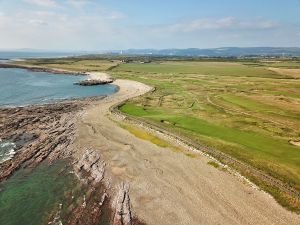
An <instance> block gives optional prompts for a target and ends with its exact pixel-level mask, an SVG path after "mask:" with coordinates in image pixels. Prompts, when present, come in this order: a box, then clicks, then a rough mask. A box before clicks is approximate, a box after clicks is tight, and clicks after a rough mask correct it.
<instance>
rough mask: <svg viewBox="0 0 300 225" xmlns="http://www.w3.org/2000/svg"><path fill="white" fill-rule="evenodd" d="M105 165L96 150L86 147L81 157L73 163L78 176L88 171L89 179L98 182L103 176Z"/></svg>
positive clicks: (81, 176)
mask: <svg viewBox="0 0 300 225" xmlns="http://www.w3.org/2000/svg"><path fill="white" fill-rule="evenodd" d="M105 165H106V164H105V162H104V161H101V160H100V155H99V154H98V153H97V152H96V151H94V150H89V149H87V150H86V152H85V153H84V155H83V156H82V158H81V159H80V160H79V161H78V162H77V163H75V166H74V168H75V172H76V174H77V175H78V177H80V178H83V177H84V176H83V174H84V172H86V173H89V176H88V180H89V181H93V182H95V183H99V182H100V181H102V179H103V178H104V172H105ZM83 170H84V171H83Z"/></svg>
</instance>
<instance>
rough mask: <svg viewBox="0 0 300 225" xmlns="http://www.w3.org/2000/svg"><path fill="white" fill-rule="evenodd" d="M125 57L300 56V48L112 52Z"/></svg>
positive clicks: (130, 50) (129, 50) (131, 50)
mask: <svg viewBox="0 0 300 225" xmlns="http://www.w3.org/2000/svg"><path fill="white" fill-rule="evenodd" d="M110 53H113V54H124V55H159V56H207V57H231V56H232V57H242V56H300V48H298V47H289V48H285V47H283V48H279V47H250V48H239V47H227V48H210V49H199V48H187V49H161V50H158V49H128V50H121V51H111V52H110Z"/></svg>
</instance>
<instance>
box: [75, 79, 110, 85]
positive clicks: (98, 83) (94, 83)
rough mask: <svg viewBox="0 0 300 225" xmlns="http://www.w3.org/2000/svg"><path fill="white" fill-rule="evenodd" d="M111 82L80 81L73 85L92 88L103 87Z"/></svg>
mask: <svg viewBox="0 0 300 225" xmlns="http://www.w3.org/2000/svg"><path fill="white" fill-rule="evenodd" d="M112 82H113V80H82V81H79V82H76V83H74V84H75V85H82V86H94V85H103V84H110V83H112Z"/></svg>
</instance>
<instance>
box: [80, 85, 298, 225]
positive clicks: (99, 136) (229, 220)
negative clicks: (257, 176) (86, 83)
mask: <svg viewBox="0 0 300 225" xmlns="http://www.w3.org/2000/svg"><path fill="white" fill-rule="evenodd" d="M115 84H116V85H118V86H119V87H120V90H119V92H117V93H116V94H114V95H112V96H109V97H108V98H106V99H104V100H102V101H99V104H97V105H95V106H92V107H90V108H88V109H87V110H86V111H85V113H84V115H83V116H82V118H81V119H80V120H79V121H78V122H77V127H78V130H79V133H78V137H77V140H76V143H75V144H76V145H77V147H78V148H77V149H84V148H85V147H92V148H93V149H97V150H99V152H100V154H101V156H102V157H103V159H104V161H105V162H106V163H107V166H106V173H108V175H109V176H110V177H112V180H111V185H112V187H115V186H116V185H117V184H119V183H120V182H121V181H127V182H129V184H130V198H131V204H132V207H133V210H134V212H135V214H136V215H137V216H138V217H139V218H140V219H142V220H144V221H145V222H146V223H147V224H149V225H158V224H162V225H176V224H178V225H185V224H186V225H193V224H195V225H199V224H206V225H209V224H230V225H232V224H238V225H240V224H243V225H244V224H262V225H268V224H295V225H296V224H300V217H299V216H298V215H296V214H293V213H290V212H288V211H287V210H285V209H283V208H282V207H281V206H280V205H278V204H277V203H276V202H275V200H274V199H273V198H272V197H270V196H269V195H268V194H266V193H264V192H262V191H259V190H257V189H255V188H253V187H250V186H249V185H247V184H244V183H243V182H242V181H240V180H238V179H237V178H236V177H234V176H233V175H231V174H229V173H226V172H222V171H220V170H218V169H216V168H214V167H212V166H209V165H207V162H208V161H209V159H208V158H206V157H204V156H201V157H197V158H191V157H188V156H186V155H185V154H182V153H180V152H174V151H172V150H170V149H167V148H161V147H159V146H156V145H154V144H152V143H151V142H148V141H144V140H141V139H139V138H137V137H135V136H134V135H132V134H131V133H129V132H128V131H126V130H124V129H122V128H120V127H119V126H118V125H117V124H116V123H115V122H113V121H112V120H110V119H109V118H108V116H107V114H108V113H109V108H110V107H111V106H112V105H115V104H117V103H119V102H122V101H124V100H126V99H128V98H132V97H134V96H138V95H141V94H143V93H145V92H147V91H149V90H150V88H149V87H147V86H146V85H143V84H141V83H138V82H135V81H127V80H116V81H115ZM82 154H83V153H82V152H78V157H80V156H81V155H82Z"/></svg>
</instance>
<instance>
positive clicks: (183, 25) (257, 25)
mask: <svg viewBox="0 0 300 225" xmlns="http://www.w3.org/2000/svg"><path fill="white" fill-rule="evenodd" d="M277 26H278V24H277V23H276V22H273V21H269V20H263V19H254V20H238V19H236V18H234V17H223V18H198V19H194V20H189V21H183V22H178V23H175V24H171V25H167V28H168V30H170V31H175V32H177V31H182V32H195V31H200V30H218V29H271V28H275V27H277Z"/></svg>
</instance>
